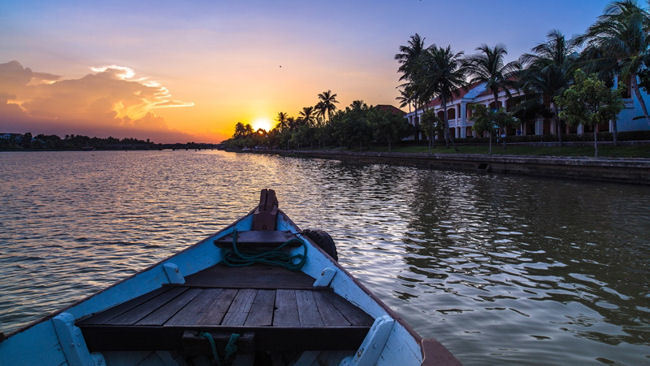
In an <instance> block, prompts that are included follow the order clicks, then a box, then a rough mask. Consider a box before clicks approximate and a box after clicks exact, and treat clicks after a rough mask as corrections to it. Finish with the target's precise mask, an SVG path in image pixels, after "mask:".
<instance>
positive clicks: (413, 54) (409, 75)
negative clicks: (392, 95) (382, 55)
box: [395, 33, 426, 142]
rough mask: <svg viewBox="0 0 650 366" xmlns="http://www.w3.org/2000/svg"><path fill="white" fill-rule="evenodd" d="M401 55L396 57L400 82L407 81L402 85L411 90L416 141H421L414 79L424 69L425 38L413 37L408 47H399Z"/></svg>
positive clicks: (415, 35)
mask: <svg viewBox="0 0 650 366" xmlns="http://www.w3.org/2000/svg"><path fill="white" fill-rule="evenodd" d="M399 51H400V52H399V53H398V54H396V55H395V60H397V61H398V62H399V64H400V66H399V68H398V69H397V71H398V72H400V73H401V74H402V76H400V78H399V80H400V81H406V83H405V84H403V85H402V87H404V88H405V89H410V90H411V94H412V95H413V99H412V100H411V102H412V103H413V107H414V110H415V141H416V142H418V141H419V132H418V130H419V121H418V118H417V117H418V116H417V114H418V113H417V111H418V103H417V102H418V100H419V99H420V98H418V97H417V95H416V88H415V85H414V79H416V78H417V76H416V75H417V74H418V73H420V72H421V69H422V55H424V54H425V53H426V48H425V47H424V38H423V37H420V35H419V34H417V33H415V34H414V35H412V36H411V38H410V39H409V41H408V44H407V45H406V46H399Z"/></svg>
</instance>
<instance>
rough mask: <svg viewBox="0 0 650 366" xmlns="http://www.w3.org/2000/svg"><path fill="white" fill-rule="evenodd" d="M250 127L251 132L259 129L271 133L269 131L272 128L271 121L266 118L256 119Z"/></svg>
mask: <svg viewBox="0 0 650 366" xmlns="http://www.w3.org/2000/svg"><path fill="white" fill-rule="evenodd" d="M251 127H253V131H257V130H259V129H262V130H264V131H266V132H269V131H271V129H272V128H273V126H272V122H271V120H270V119H269V118H266V117H260V118H256V119H255V120H253V122H252V123H251Z"/></svg>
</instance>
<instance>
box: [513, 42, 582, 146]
mask: <svg viewBox="0 0 650 366" xmlns="http://www.w3.org/2000/svg"><path fill="white" fill-rule="evenodd" d="M576 48H577V46H576V44H575V43H574V42H572V41H567V40H566V38H565V37H564V35H563V34H562V32H560V31H559V30H551V31H550V32H548V34H547V35H546V42H543V43H540V44H538V45H537V46H535V47H533V48H532V49H531V51H532V52H533V53H525V54H523V55H522V56H521V58H520V62H521V63H522V64H524V65H526V66H527V68H526V70H524V71H523V72H522V73H521V74H520V83H521V87H522V89H524V91H526V92H528V93H529V94H530V93H534V94H537V95H540V96H541V97H542V101H543V103H544V105H547V106H548V107H550V108H551V113H552V115H553V120H554V121H555V126H556V131H557V136H558V140H559V141H560V145H561V144H562V121H561V120H560V118H559V115H558V109H557V106H556V105H555V103H553V99H554V98H555V97H556V96H558V95H560V94H562V92H563V91H564V90H565V89H566V88H567V87H568V86H569V83H570V82H571V75H572V74H573V70H574V69H575V66H576V60H577V54H576Z"/></svg>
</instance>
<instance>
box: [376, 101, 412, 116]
mask: <svg viewBox="0 0 650 366" xmlns="http://www.w3.org/2000/svg"><path fill="white" fill-rule="evenodd" d="M375 108H377V109H379V110H382V111H386V112H390V113H392V114H397V115H399V116H403V115H405V114H406V112H404V111H403V110H401V109H399V108H397V107H395V106H393V105H390V104H377V105H376V106H375Z"/></svg>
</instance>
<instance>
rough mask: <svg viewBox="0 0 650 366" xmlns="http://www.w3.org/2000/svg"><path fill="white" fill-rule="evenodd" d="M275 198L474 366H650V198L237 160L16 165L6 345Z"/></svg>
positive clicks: (606, 189) (365, 168) (3, 254)
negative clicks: (265, 192)
mask: <svg viewBox="0 0 650 366" xmlns="http://www.w3.org/2000/svg"><path fill="white" fill-rule="evenodd" d="M267 187H268V188H274V189H275V190H276V192H277V194H278V198H279V201H280V207H281V209H283V210H284V211H285V212H286V213H287V214H288V215H289V216H290V217H291V218H292V219H293V220H294V221H295V222H296V223H297V224H298V225H299V226H300V227H301V228H321V229H325V230H327V231H328V232H329V233H330V234H331V235H332V236H333V237H334V239H335V241H336V243H337V247H338V252H339V257H340V263H341V264H342V265H343V266H344V267H345V268H347V269H348V270H349V271H350V272H351V273H352V274H354V275H355V276H356V277H357V278H359V279H360V280H361V281H362V282H363V283H364V284H366V285H367V287H368V288H370V290H372V291H373V292H374V293H376V294H377V295H378V296H379V297H380V298H381V299H382V300H383V301H384V302H386V303H387V304H388V305H389V306H391V307H392V308H394V309H395V310H396V311H397V312H398V313H400V314H401V315H403V317H404V318H405V319H406V320H407V321H408V322H409V323H410V324H411V325H412V326H413V327H414V328H415V329H416V330H417V331H418V332H419V333H420V334H421V335H423V336H425V337H435V338H437V339H438V340H439V341H440V342H442V343H443V344H444V345H445V346H446V347H447V348H449V349H450V350H451V351H452V352H453V353H454V354H455V355H456V356H457V357H458V358H459V359H460V360H461V361H462V362H463V363H464V364H467V365H493V364H513V365H515V364H529V365H534V364H539V365H548V364H627V365H640V364H648V363H650V325H649V324H650V289H649V285H648V279H649V278H650V277H649V273H650V268H649V265H650V187H641V186H632V185H617V184H606V183H594V182H576V181H565V180H554V179H540V178H528V177H519V176H507V175H482V174H473V173H461V172H448V171H435V170H426V169H417V168H410V167H394V166H386V165H351V164H346V163H341V162H338V161H331V160H313V159H296V158H286V157H275V156H262V155H249V154H246V155H245V154H234V153H226V152H220V151H201V152H195V151H156V152H138V151H129V152H126V151H120V152H5V153H0V274H1V275H0V330H1V331H3V332H5V333H8V332H11V331H12V330H15V329H17V328H18V327H20V326H22V325H25V324H27V323H29V322H31V321H33V320H35V319H38V318H39V317H41V316H43V315H45V314H47V313H49V312H51V311H54V310H57V309H59V308H61V307H63V306H65V305H67V304H70V303H72V302H74V301H75V300H78V299H81V298H83V297H85V296H88V295H90V294H92V293H94V292H96V291H98V290H100V289H102V288H104V287H106V286H109V285H110V284H112V283H114V282H115V281H118V280H120V279H122V278H124V277H126V276H129V275H131V274H133V273H135V272H137V271H139V270H141V269H143V268H145V267H147V266H149V265H151V264H153V263H155V262H158V261H159V260H161V259H164V258H166V257H168V256H169V255H171V254H173V253H175V252H177V251H179V250H181V249H183V248H185V247H187V246H188V245H191V244H194V243H195V242H197V241H199V240H201V239H202V238H204V237H205V236H207V235H209V234H211V233H214V232H216V231H218V230H220V229H221V228H223V227H224V226H225V225H228V224H230V223H231V222H232V221H234V220H235V219H237V218H238V217H240V216H242V215H244V214H246V213H247V212H248V211H249V210H250V209H251V208H253V207H254V206H255V204H256V203H257V199H258V197H259V190H260V189H261V188H267Z"/></svg>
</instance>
